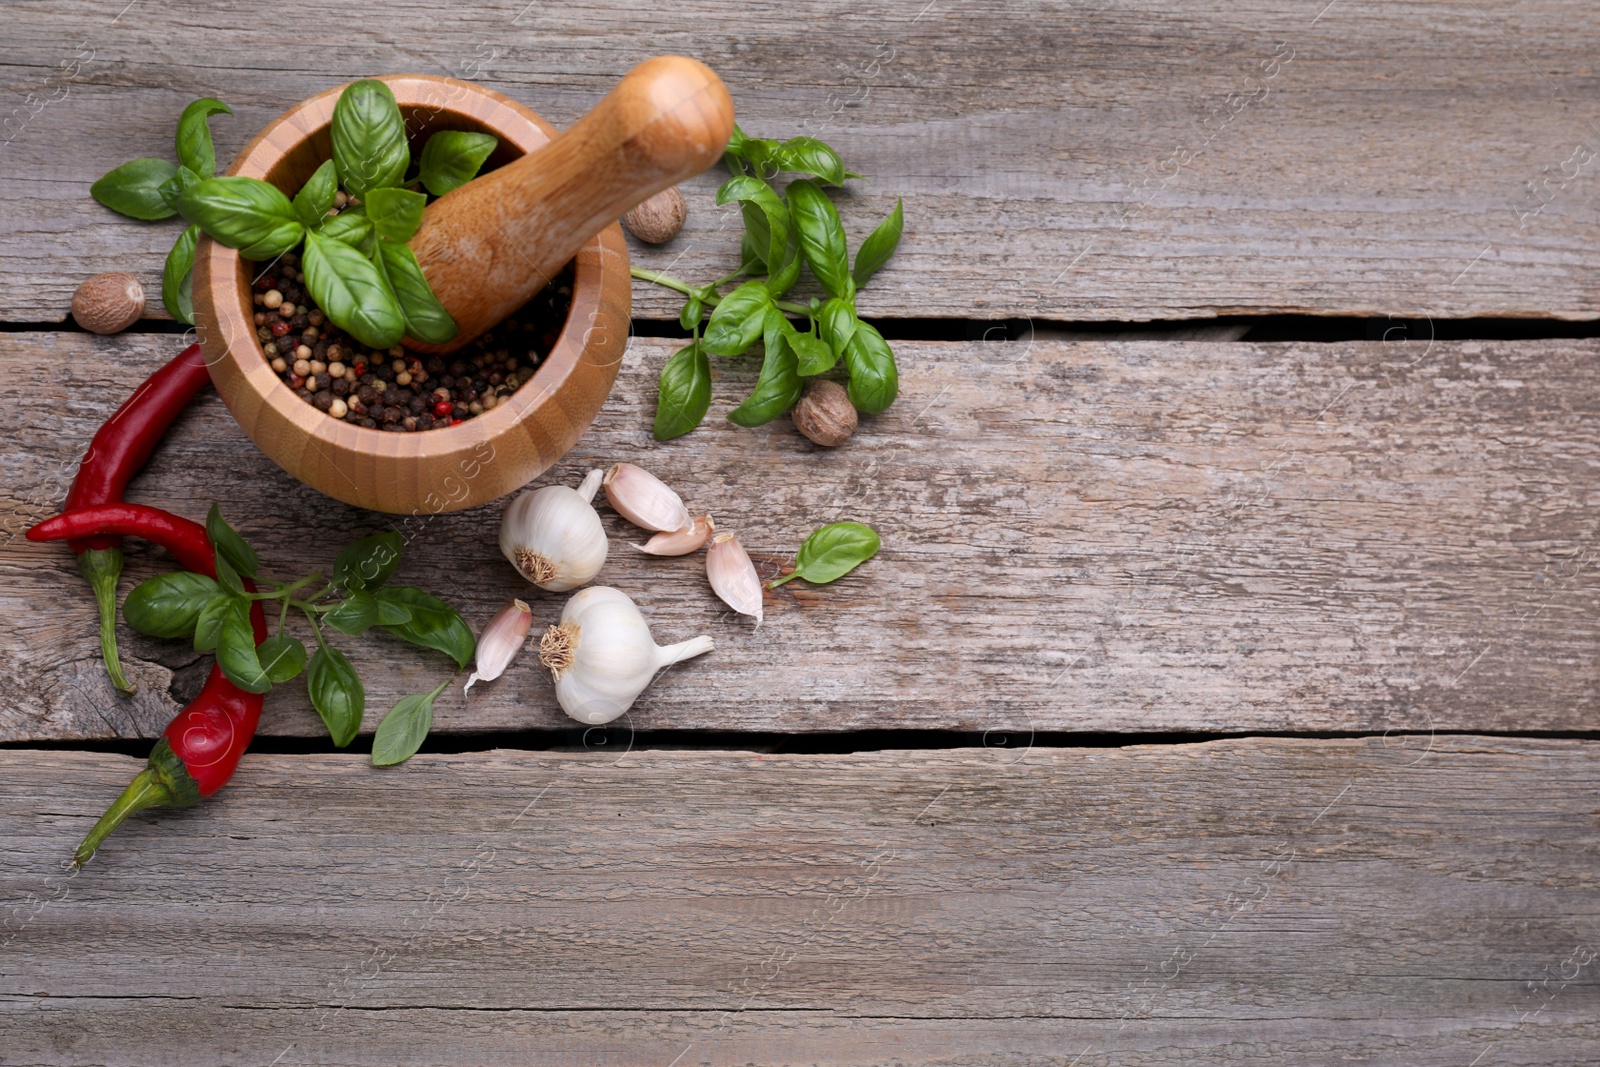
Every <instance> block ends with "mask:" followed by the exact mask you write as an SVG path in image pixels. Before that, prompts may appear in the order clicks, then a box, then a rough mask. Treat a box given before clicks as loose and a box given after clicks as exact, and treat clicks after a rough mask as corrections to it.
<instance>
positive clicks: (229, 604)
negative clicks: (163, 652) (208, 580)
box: [194, 589, 250, 652]
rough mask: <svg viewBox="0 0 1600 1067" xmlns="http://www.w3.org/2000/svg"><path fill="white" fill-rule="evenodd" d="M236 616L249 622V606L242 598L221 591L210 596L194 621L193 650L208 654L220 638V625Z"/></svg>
mask: <svg viewBox="0 0 1600 1067" xmlns="http://www.w3.org/2000/svg"><path fill="white" fill-rule="evenodd" d="M235 615H237V616H238V617H239V618H241V619H243V620H244V621H245V622H246V623H248V622H249V621H250V604H249V602H248V601H246V600H245V599H243V598H242V597H237V596H233V595H232V594H230V593H227V592H225V591H223V590H221V589H218V590H217V591H216V592H215V593H214V594H212V596H211V599H210V600H207V601H206V603H205V606H204V607H202V608H201V609H200V614H199V615H198V616H196V618H195V620H194V650H195V651H196V652H210V651H211V650H212V649H214V648H216V647H217V641H218V639H219V638H220V637H221V636H222V624H223V623H225V622H227V621H228V619H230V618H231V617H233V616H235Z"/></svg>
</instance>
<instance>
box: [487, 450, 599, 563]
mask: <svg viewBox="0 0 1600 1067" xmlns="http://www.w3.org/2000/svg"><path fill="white" fill-rule="evenodd" d="M599 473H600V472H599V471H591V472H590V473H589V475H588V477H586V478H584V480H583V483H582V484H581V485H580V486H579V487H578V488H577V489H568V488H567V487H566V486H564V485H547V486H545V487H543V488H542V489H534V490H530V491H529V492H526V493H523V494H522V495H521V496H519V497H517V498H516V499H515V500H513V501H512V502H511V504H510V506H508V507H507V508H506V513H505V516H504V518H502V519H501V520H500V552H501V554H502V555H504V556H505V557H506V559H507V560H509V561H510V562H511V565H512V566H513V567H515V568H516V569H517V573H519V574H521V575H522V576H523V577H524V578H526V579H527V580H528V581H530V582H532V583H533V584H534V585H537V586H538V587H539V588H541V589H548V590H549V591H551V592H553V593H564V592H566V591H567V590H569V589H576V588H577V587H578V586H580V585H582V584H584V583H585V582H587V581H589V580H590V579H591V578H593V577H594V576H595V575H597V574H599V573H600V568H601V567H603V566H604V565H605V562H606V531H605V526H604V525H603V524H602V523H601V522H600V514H599V513H598V512H597V511H595V510H594V505H593V504H591V503H589V498H590V497H593V496H594V493H595V490H596V488H597V487H598V486H599V484H600V478H599ZM585 491H587V492H588V494H589V495H588V497H585V496H584V492H585Z"/></svg>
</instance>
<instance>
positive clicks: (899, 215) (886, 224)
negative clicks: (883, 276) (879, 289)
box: [850, 200, 906, 286]
mask: <svg viewBox="0 0 1600 1067" xmlns="http://www.w3.org/2000/svg"><path fill="white" fill-rule="evenodd" d="M905 228H906V216H905V202H904V201H903V200H896V201H895V202H894V210H893V211H891V212H889V217H888V218H886V219H884V220H883V221H882V222H880V223H878V228H877V229H875V230H873V231H872V232H871V233H869V234H867V239H866V240H865V241H862V242H861V247H860V248H858V249H856V265H855V267H854V268H853V269H852V270H851V271H850V276H851V277H852V278H854V279H855V281H856V285H858V286H861V285H866V284H867V279H868V278H870V277H872V276H873V275H874V274H876V273H877V272H878V268H879V267H881V266H883V265H884V264H885V263H887V262H888V260H889V257H890V256H892V255H894V250H895V249H896V248H897V247H899V244H900V234H901V233H903V232H904V231H905Z"/></svg>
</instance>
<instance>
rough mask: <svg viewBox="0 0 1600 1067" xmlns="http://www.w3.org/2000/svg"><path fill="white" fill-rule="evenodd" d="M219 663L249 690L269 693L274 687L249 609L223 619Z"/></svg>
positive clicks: (218, 636) (239, 685) (232, 680)
mask: <svg viewBox="0 0 1600 1067" xmlns="http://www.w3.org/2000/svg"><path fill="white" fill-rule="evenodd" d="M217 666H219V667H221V668H222V673H223V674H224V675H226V676H227V678H228V681H230V682H232V683H233V684H234V685H236V686H238V687H239V688H240V689H243V690H244V691H245V692H246V693H265V692H266V691H267V690H268V689H271V688H272V679H271V678H269V677H268V676H267V672H266V669H265V668H263V667H262V666H261V660H260V658H259V657H258V656H257V655H256V634H255V630H254V628H253V627H251V625H250V615H249V612H248V610H247V611H245V612H232V613H230V614H229V615H228V617H227V618H225V619H223V620H222V630H221V632H220V633H219V634H218V635H217Z"/></svg>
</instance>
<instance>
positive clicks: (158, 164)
mask: <svg viewBox="0 0 1600 1067" xmlns="http://www.w3.org/2000/svg"><path fill="white" fill-rule="evenodd" d="M177 172H178V168H177V167H174V166H173V165H172V164H171V163H168V162H167V161H166V160H164V159H148V158H147V159H135V160H132V161H130V162H127V163H124V164H123V165H122V166H120V167H117V168H116V169H115V170H111V171H108V172H107V173H106V174H105V175H103V176H102V177H101V178H100V180H99V181H97V182H95V183H94V184H93V185H91V186H89V195H90V196H92V197H94V198H95V199H96V200H98V201H100V203H102V204H104V205H105V206H106V207H108V208H110V209H111V210H112V211H115V212H118V213H120V214H123V215H127V216H128V217H129V218H135V219H146V220H150V219H170V218H171V217H172V216H174V215H176V214H177V213H178V212H177V210H176V209H175V208H172V207H169V206H168V205H167V202H166V200H165V199H164V198H163V197H162V195H161V187H162V186H163V185H164V184H166V182H167V181H168V180H169V179H171V177H172V176H173V175H174V174H176V173H177Z"/></svg>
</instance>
